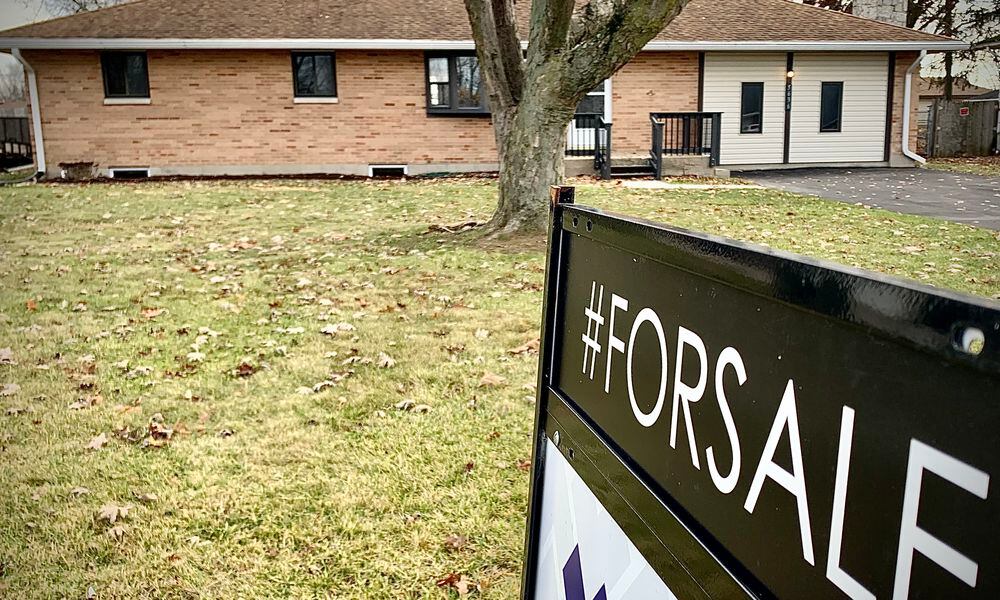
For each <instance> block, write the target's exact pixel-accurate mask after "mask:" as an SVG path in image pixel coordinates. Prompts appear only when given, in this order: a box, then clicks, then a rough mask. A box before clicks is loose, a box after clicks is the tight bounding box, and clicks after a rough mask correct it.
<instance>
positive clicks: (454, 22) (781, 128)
mask: <svg viewBox="0 0 1000 600" xmlns="http://www.w3.org/2000/svg"><path fill="white" fill-rule="evenodd" d="M865 1H877V2H879V3H881V4H884V3H885V0H856V3H855V4H863V3H864V2H865ZM520 4H521V5H523V4H526V3H523V2H522V3H520ZM525 29H526V25H524V26H522V31H524V30H525ZM964 47H965V45H964V44H963V43H961V42H957V41H955V40H952V39H949V38H943V37H939V36H934V35H930V34H926V33H922V32H917V31H913V30H910V29H906V28H904V27H898V26H894V25H891V24H887V23H882V22H878V21H874V20H868V19H863V18H860V17H855V16H851V15H846V14H841V13H835V12H831V11H826V10H821V9H817V8H813V7H809V6H804V5H801V4H797V3H793V2H789V1H786V0H691V2H690V3H689V4H688V5H687V7H686V8H685V9H684V10H683V11H682V13H681V14H680V15H679V16H678V17H677V18H676V19H675V20H674V21H673V22H672V23H671V24H670V25H669V26H668V27H667V28H666V29H665V30H664V31H663V32H662V33H661V34H660V35H658V36H657V37H656V38H655V39H654V40H652V41H651V42H650V43H649V44H648V45H647V46H646V47H645V48H644V50H643V51H642V52H640V53H639V54H638V55H637V56H636V57H635V58H634V59H633V60H632V61H631V62H629V63H628V64H627V65H625V66H624V67H623V68H622V69H621V70H620V71H619V72H618V73H616V74H615V75H614V76H613V77H611V78H610V79H609V80H608V81H606V82H604V84H602V85H601V86H599V88H598V89H596V90H594V91H593V92H592V93H591V94H590V95H588V96H587V98H586V99H585V100H584V101H583V102H582V103H581V105H580V107H579V109H578V116H577V117H576V118H575V119H574V120H573V122H572V123H570V126H569V131H568V133H567V136H568V139H567V153H568V154H569V155H572V156H583V158H582V159H579V160H577V161H575V162H574V161H573V160H570V161H569V162H568V167H567V168H568V169H577V170H580V171H587V170H591V169H592V168H593V166H592V165H593V160H592V159H591V158H590V155H591V154H593V153H594V152H595V151H601V150H602V148H603V150H606V151H607V152H608V154H610V153H611V151H612V149H613V152H614V156H616V157H626V158H628V157H633V158H635V159H637V160H638V161H639V164H641V165H645V166H648V163H649V162H650V161H649V158H650V152H651V149H652V150H653V151H654V153H655V152H658V153H659V156H660V157H665V158H663V159H662V160H661V164H659V165H658V166H659V167H662V168H663V169H667V168H669V163H668V159H670V158H672V157H674V158H676V157H677V156H678V155H681V156H684V157H690V156H694V160H704V161H707V162H708V163H710V164H711V166H722V167H726V168H745V167H758V168H768V167H770V168H781V167H788V166H804V165H819V164H832V165H875V166H879V165H881V166H884V165H893V166H911V165H913V164H914V161H915V160H918V159H919V157H917V156H916V155H915V154H914V153H913V151H912V147H913V144H914V142H913V139H914V137H915V127H911V126H910V122H911V121H912V120H913V116H914V114H915V110H916V100H917V99H916V96H915V94H912V93H911V91H910V78H911V74H912V73H913V71H914V69H915V68H916V66H917V64H918V61H919V57H920V56H921V53H923V52H926V51H942V50H953V49H960V48H964ZM0 48H9V49H10V52H11V53H12V54H13V55H14V57H15V58H16V59H18V60H19V61H20V62H21V63H22V65H24V67H25V70H26V73H27V76H28V87H29V91H30V96H31V109H32V110H31V114H32V121H33V133H34V138H35V141H36V150H37V152H36V154H37V164H38V166H39V170H40V171H44V172H45V174H46V175H47V176H49V177H58V176H60V175H61V174H63V173H64V170H65V168H66V166H67V165H70V164H77V165H78V164H79V163H84V164H88V165H89V166H88V168H92V169H93V172H94V173H95V174H100V175H111V176H125V175H136V174H139V175H146V174H148V175H251V174H253V175H257V174H260V175H267V174H315V173H340V174H353V175H368V174H371V173H373V172H374V173H392V172H405V173H408V174H411V175H416V174H424V173H431V172H461V171H482V170H495V169H496V168H497V163H496V161H497V158H496V147H495V143H494V137H493V130H492V126H491V123H490V118H489V111H488V107H487V106H486V100H485V96H486V95H485V92H484V90H483V85H482V82H481V81H480V78H479V69H478V64H477V62H476V58H475V54H474V44H473V42H472V41H471V33H470V28H469V25H468V21H467V16H466V14H465V9H464V5H463V3H462V1H461V0H407V1H406V2H401V1H396V0H373V1H371V2H353V1H351V2H349V1H346V0H325V1H323V2H306V1H305V0H255V1H254V2H246V3H240V4H239V6H238V8H234V5H233V3H230V2H206V1H204V0H137V1H134V2H130V3H126V4H122V5H119V6H116V7H112V8H107V9H103V10H98V11H94V12H91V13H84V14H79V15H75V16H70V17H63V18H59V19H53V20H50V21H45V22H41V23H37V24H33V25H27V26H24V27H19V28H16V29H10V30H7V31H3V32H0ZM612 125H613V127H612ZM904 138H905V139H906V143H905V144H904ZM608 146H610V148H609V147H608Z"/></svg>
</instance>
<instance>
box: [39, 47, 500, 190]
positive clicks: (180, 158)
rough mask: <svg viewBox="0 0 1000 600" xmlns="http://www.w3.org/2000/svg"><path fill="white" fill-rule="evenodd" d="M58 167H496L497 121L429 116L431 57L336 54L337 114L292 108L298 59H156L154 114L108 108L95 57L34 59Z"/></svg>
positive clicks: (240, 54) (206, 54)
mask: <svg viewBox="0 0 1000 600" xmlns="http://www.w3.org/2000/svg"><path fill="white" fill-rule="evenodd" d="M24 54H25V57H26V58H27V59H28V61H29V62H30V63H31V64H32V66H33V67H34V68H35V70H36V72H37V74H38V86H39V96H40V98H41V109H42V122H43V135H44V139H45V149H46V154H47V162H48V166H49V171H50V173H51V172H53V171H56V172H58V167H57V165H58V163H60V162H76V161H93V162H96V163H98V164H99V166H100V167H101V168H106V167H109V166H152V167H165V166H169V167H182V168H183V167H205V166H236V167H245V168H250V167H253V166H260V165H268V166H278V167H281V166H296V165H343V164H361V165H366V164H368V163H389V164H428V163H438V164H448V163H462V164H474V163H495V162H496V160H497V158H496V150H495V144H494V138H493V129H492V125H491V123H490V120H489V118H483V117H457V118H456V117H440V116H437V117H429V116H428V115H427V113H426V110H425V99H424V97H425V91H424V89H425V88H424V61H423V53H422V52H419V51H417V52H368V51H338V52H337V58H336V62H337V65H336V66H337V92H338V97H339V100H340V102H339V103H338V104H295V103H293V93H292V75H291V59H290V55H289V52H288V51H271V50H259V51H258V50H255V51H236V50H219V51H183V50H179V51H150V52H149V53H148V61H149V82H150V97H151V104H149V105H126V106H105V105H104V91H103V83H102V78H101V66H100V57H99V53H98V52H94V51H60V52H56V51H30V52H29V51H25V52H24Z"/></svg>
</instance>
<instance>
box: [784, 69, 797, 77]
mask: <svg viewBox="0 0 1000 600" xmlns="http://www.w3.org/2000/svg"><path fill="white" fill-rule="evenodd" d="M785 77H787V78H789V79H791V78H793V77H795V71H793V70H791V69H789V70H788V72H787V73H785Z"/></svg>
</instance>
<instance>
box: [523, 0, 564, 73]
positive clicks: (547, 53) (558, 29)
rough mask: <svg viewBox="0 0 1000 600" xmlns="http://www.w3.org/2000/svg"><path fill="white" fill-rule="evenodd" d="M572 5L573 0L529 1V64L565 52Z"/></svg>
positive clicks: (546, 59)
mask: <svg viewBox="0 0 1000 600" xmlns="http://www.w3.org/2000/svg"><path fill="white" fill-rule="evenodd" d="M573 6H574V0H534V1H533V2H532V3H531V31H530V32H529V37H528V62H529V63H530V64H536V63H540V62H542V61H548V60H550V59H551V58H553V57H555V56H559V55H561V54H563V53H564V52H565V50H566V36H567V35H568V34H569V29H570V25H571V22H572V19H573Z"/></svg>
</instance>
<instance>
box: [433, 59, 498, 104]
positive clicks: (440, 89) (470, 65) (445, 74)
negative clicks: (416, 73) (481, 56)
mask: <svg viewBox="0 0 1000 600" xmlns="http://www.w3.org/2000/svg"><path fill="white" fill-rule="evenodd" d="M484 86H485V83H484V82H483V78H482V73H481V71H480V69H479V60H478V59H476V57H475V55H473V54H429V55H428V56H427V112H428V113H431V114H452V115H454V114H481V115H486V114H489V109H488V108H487V107H486V93H485V89H484Z"/></svg>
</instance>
